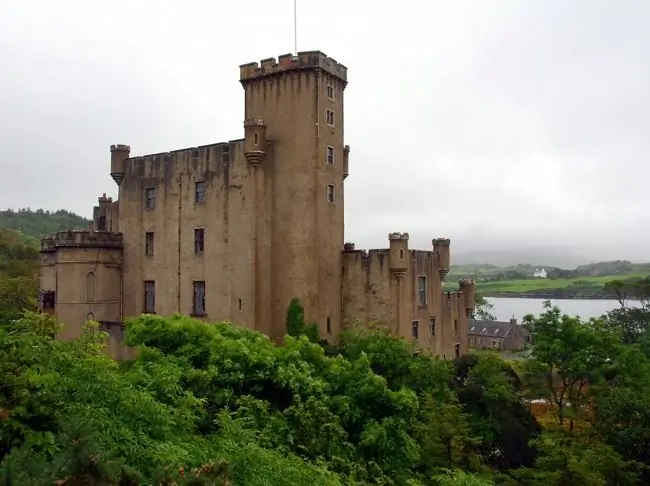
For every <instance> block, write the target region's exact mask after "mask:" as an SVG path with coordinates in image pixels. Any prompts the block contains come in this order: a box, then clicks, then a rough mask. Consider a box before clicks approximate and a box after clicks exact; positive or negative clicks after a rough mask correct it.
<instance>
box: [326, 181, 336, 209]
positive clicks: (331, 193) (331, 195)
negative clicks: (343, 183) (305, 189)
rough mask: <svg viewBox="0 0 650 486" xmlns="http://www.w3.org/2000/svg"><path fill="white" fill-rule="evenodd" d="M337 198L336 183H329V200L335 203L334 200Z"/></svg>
mask: <svg viewBox="0 0 650 486" xmlns="http://www.w3.org/2000/svg"><path fill="white" fill-rule="evenodd" d="M335 200H336V195H335V192H334V184H328V185H327V202H328V203H330V204H334V201H335Z"/></svg>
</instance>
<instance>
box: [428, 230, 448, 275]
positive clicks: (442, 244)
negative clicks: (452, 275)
mask: <svg viewBox="0 0 650 486" xmlns="http://www.w3.org/2000/svg"><path fill="white" fill-rule="evenodd" d="M431 243H432V245H433V251H434V253H437V254H438V274H439V275H440V279H441V280H444V279H445V277H446V276H447V274H448V273H449V264H450V258H449V246H450V245H451V241H450V240H449V238H435V239H434V240H432V242H431Z"/></svg>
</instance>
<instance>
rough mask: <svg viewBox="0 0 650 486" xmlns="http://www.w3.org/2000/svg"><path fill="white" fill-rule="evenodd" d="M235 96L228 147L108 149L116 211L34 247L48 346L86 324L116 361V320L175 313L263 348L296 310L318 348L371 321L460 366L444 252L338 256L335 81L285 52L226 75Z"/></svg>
mask: <svg viewBox="0 0 650 486" xmlns="http://www.w3.org/2000/svg"><path fill="white" fill-rule="evenodd" d="M240 82H241V84H242V86H243V88H244V98H245V108H244V120H245V121H244V138H243V139H240V140H233V141H229V142H222V143H216V144H211V145H204V146H200V147H192V148H187V149H181V150H175V151H171V152H163V153H158V154H152V155H146V156H142V157H130V147H129V146H127V145H112V146H111V148H110V151H111V168H110V171H111V176H112V178H113V180H114V181H115V182H116V184H117V185H118V187H119V197H118V200H117V201H112V199H110V198H107V197H105V196H102V197H100V198H99V204H98V206H96V207H95V210H94V217H93V220H94V221H93V225H92V227H91V228H89V229H88V230H86V231H70V232H61V233H59V234H57V235H55V236H53V237H48V238H45V239H43V241H42V277H41V281H42V289H43V290H42V294H41V295H42V299H41V301H42V309H43V310H44V311H47V312H52V313H54V314H56V315H57V317H58V318H59V319H60V320H61V321H62V322H63V323H65V324H66V325H67V327H66V328H65V329H66V330H65V331H64V332H63V333H62V337H64V338H73V337H75V336H76V335H78V334H79V333H80V332H81V326H82V325H83V323H84V322H85V321H86V320H87V319H93V320H97V321H99V322H101V323H102V325H103V326H104V327H105V328H106V329H107V330H108V331H109V333H111V335H112V336H114V339H113V340H112V341H111V346H112V347H111V353H112V354H113V355H115V356H117V357H119V356H120V347H119V341H120V339H121V333H122V323H123V322H124V319H125V318H127V317H129V316H136V315H139V314H140V313H143V312H144V313H152V312H155V313H157V314H161V315H171V314H173V313H175V312H179V313H183V314H191V315H194V316H196V317H198V318H202V319H208V320H211V321H216V320H224V319H227V320H230V321H231V322H233V323H235V324H238V325H241V326H244V327H248V328H252V329H256V330H259V331H261V332H263V333H265V334H267V335H269V336H270V337H272V338H273V339H276V340H279V339H281V338H282V336H283V335H284V332H285V328H284V325H285V316H286V310H287V306H288V304H289V302H290V301H291V299H292V298H294V297H297V298H299V299H300V300H301V302H302V303H303V305H304V307H305V314H306V315H305V317H306V319H307V320H308V321H310V322H316V323H317V324H318V326H319V329H320V332H321V335H322V336H324V337H327V338H328V339H331V340H332V339H335V338H336V335H337V334H338V333H339V331H340V330H341V328H342V327H343V326H344V325H345V324H350V323H353V322H356V321H369V320H379V321H385V322H386V323H387V324H389V325H391V326H393V328H394V330H395V332H397V333H398V334H400V335H404V336H405V337H410V338H413V339H416V340H418V342H420V343H421V344H422V346H425V347H428V348H431V349H433V350H435V352H436V353H437V354H440V355H441V356H452V355H453V354H454V353H455V354H459V353H463V352H465V351H466V349H467V312H468V310H471V309H472V308H473V283H471V282H465V283H462V285H463V287H461V289H460V290H459V291H458V292H454V293H444V292H443V291H442V280H443V279H444V277H445V275H446V272H447V271H448V269H449V240H434V243H433V250H432V251H420V252H417V251H412V250H409V249H408V234H406V233H404V234H400V233H391V234H390V235H389V242H390V248H389V249H388V250H371V251H370V252H364V251H361V250H355V249H354V245H353V244H350V243H348V244H345V245H344V206H343V204H344V193H345V191H344V181H345V179H346V178H347V176H348V174H349V162H348V156H349V151H350V149H349V147H348V146H347V145H345V144H344V131H343V127H344V110H343V96H344V91H345V87H346V85H347V68H346V67H344V66H343V65H341V64H339V63H337V62H336V61H334V60H333V59H331V58H329V57H327V56H326V55H325V54H323V53H321V52H318V51H310V52H300V53H298V55H297V56H294V55H291V54H287V55H284V56H280V57H279V58H278V59H277V61H276V60H275V59H273V58H271V59H265V60H263V61H261V62H260V63H259V64H258V63H251V64H245V65H242V66H240ZM384 255H385V256H386V263H387V264H385V262H384ZM420 322H422V330H420V328H419V326H420ZM424 323H427V325H428V327H426V332H425V324H424ZM452 323H453V324H452ZM450 326H453V327H450Z"/></svg>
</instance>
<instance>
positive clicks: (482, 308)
mask: <svg viewBox="0 0 650 486" xmlns="http://www.w3.org/2000/svg"><path fill="white" fill-rule="evenodd" d="M471 317H472V319H480V320H484V321H496V320H497V318H496V316H495V315H494V304H492V303H490V302H489V301H488V300H487V299H486V298H485V297H483V296H482V295H481V294H476V305H475V306H474V309H473V310H472V316H471Z"/></svg>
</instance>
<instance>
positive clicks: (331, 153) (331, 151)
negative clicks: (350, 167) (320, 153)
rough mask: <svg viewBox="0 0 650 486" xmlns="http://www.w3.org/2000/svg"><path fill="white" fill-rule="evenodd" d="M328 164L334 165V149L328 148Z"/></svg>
mask: <svg viewBox="0 0 650 486" xmlns="http://www.w3.org/2000/svg"><path fill="white" fill-rule="evenodd" d="M327 163H328V164H329V165H334V147H327Z"/></svg>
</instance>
